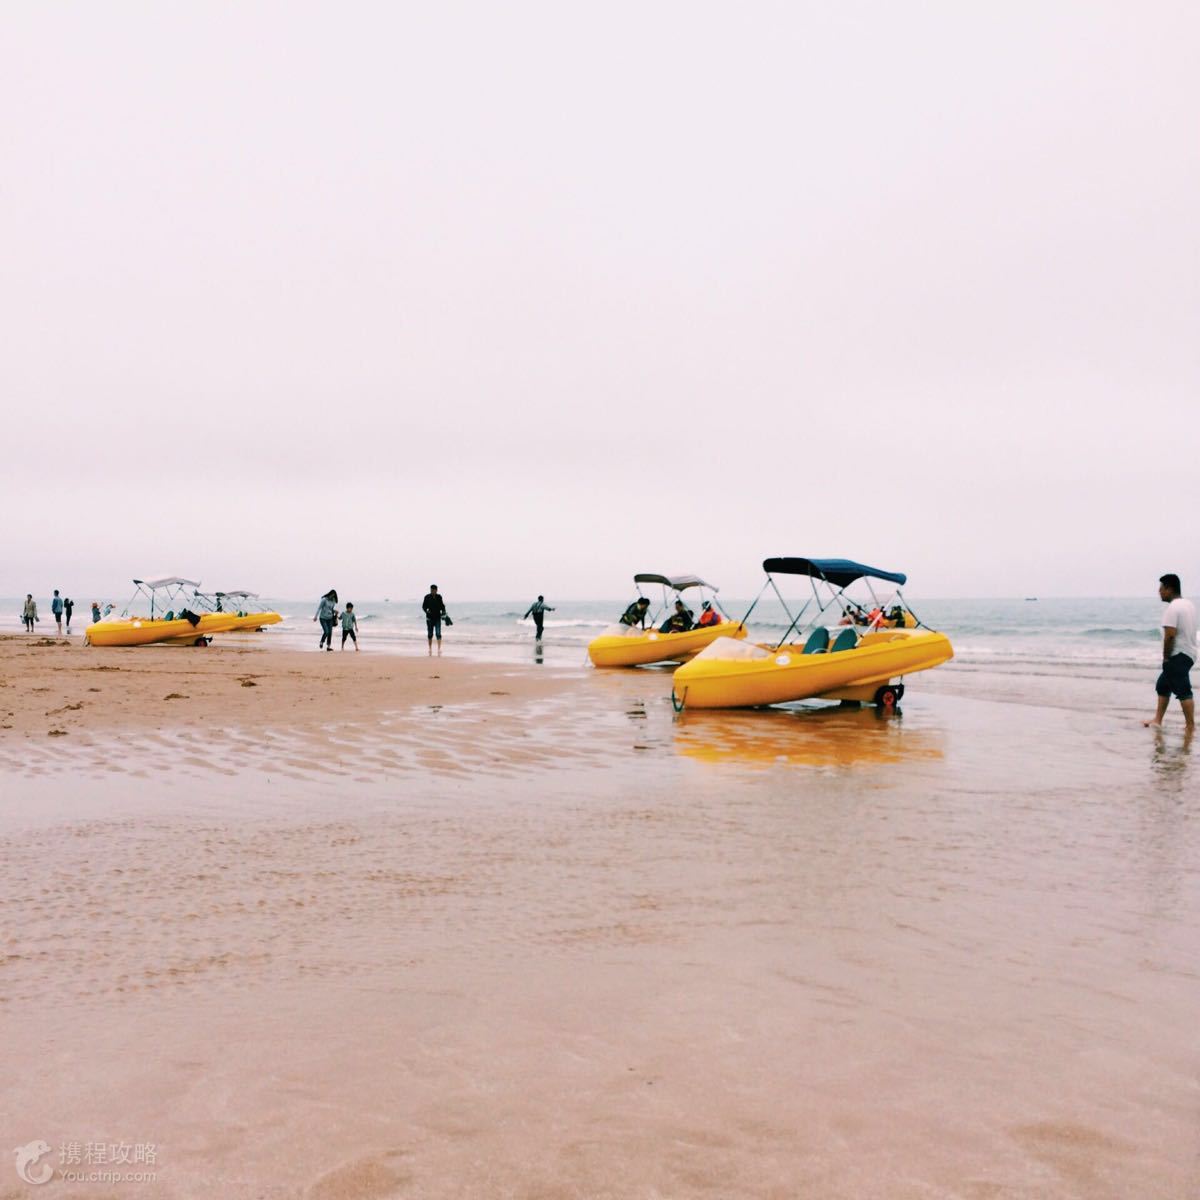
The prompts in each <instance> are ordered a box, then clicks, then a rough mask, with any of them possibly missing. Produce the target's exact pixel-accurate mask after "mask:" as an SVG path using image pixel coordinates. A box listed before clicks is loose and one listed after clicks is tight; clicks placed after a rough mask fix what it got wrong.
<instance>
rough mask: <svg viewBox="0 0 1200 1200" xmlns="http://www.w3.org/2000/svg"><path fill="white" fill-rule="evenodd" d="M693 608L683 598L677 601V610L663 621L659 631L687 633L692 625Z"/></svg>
mask: <svg viewBox="0 0 1200 1200" xmlns="http://www.w3.org/2000/svg"><path fill="white" fill-rule="evenodd" d="M692 616H693V614H692V610H691V609H690V608H688V607H687V605H686V604H684V602H683V601H682V600H676V601H675V611H674V612H673V613H672V614H671V615H670V616H669V617H668V618H667V619H666V620H665V621H664V622H663V623H662V625H661V627H660V628H659V633H687V631H688V630H689V629H691V627H692Z"/></svg>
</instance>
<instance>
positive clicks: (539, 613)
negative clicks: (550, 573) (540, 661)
mask: <svg viewBox="0 0 1200 1200" xmlns="http://www.w3.org/2000/svg"><path fill="white" fill-rule="evenodd" d="M553 611H554V609H553V608H552V607H551V606H550V605H549V604H547V603H546V597H545V596H539V597H538V598H537V599H536V600H535V601H534V602H533V603H532V604H531V605H530V606H529V607H528V608H527V609H526V610H525V617H532V618H533V628H534V630H535V632H534V635H533V640H534V641H535V642H540V641H541V640H542V623H543V622H544V621H545V620H546V614H547V613H548V612H553ZM525 617H522V618H521V620H522V621H524V620H525Z"/></svg>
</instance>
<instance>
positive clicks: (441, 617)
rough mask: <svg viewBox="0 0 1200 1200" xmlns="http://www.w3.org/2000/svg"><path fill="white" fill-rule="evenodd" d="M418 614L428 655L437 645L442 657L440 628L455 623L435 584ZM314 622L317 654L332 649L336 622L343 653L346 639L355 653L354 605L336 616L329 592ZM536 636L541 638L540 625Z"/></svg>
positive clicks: (335, 599)
mask: <svg viewBox="0 0 1200 1200" xmlns="http://www.w3.org/2000/svg"><path fill="white" fill-rule="evenodd" d="M538 599H539V600H540V599H541V597H540V596H539V597H538ZM421 611H422V612H423V613H424V614H425V632H426V635H427V636H428V639H429V653H430V654H431V655H432V654H433V644H434V642H435V641H436V642H437V652H438V654H441V652H442V626H443V625H447V626H449V625H453V624H454V622H453V621H452V620H451V619H450V614H449V613H448V612H447V611H446V602H445V600H443V599H442V595H441V593H440V592H439V591H438V588H437V584H436V583H431V584H430V585H429V592H428V594H427V595H426V597H425V599H424V600H422V601H421ZM313 620H314V621H319V622H320V624H321V640H320V642H318V643H317V649H318V650H332V649H333V630H334V627H335V626H336V625H337V624H338V623H339V622H340V623H341V626H342V649H343V650H345V648H346V639H347V638H349V639H350V641H352V642H353V643H354V649H355V650H357V649H358V617H357V616H356V615H355V612H354V605H353V604H352V603H351V602H350V601H349V600H347V601H346V607H345V608H344V609H343V610H342V611H341V612H340V613H339V612H338V594H337V590H336V589H335V588H330V589H329V591H327V592H326V593H325V595H323V596H322V597H321V599H320V600H319V601H318V603H317V611H316V613H315V614H314V616H313ZM538 636H539V637H540V636H541V625H540V624H539V626H538Z"/></svg>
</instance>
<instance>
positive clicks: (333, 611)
mask: <svg viewBox="0 0 1200 1200" xmlns="http://www.w3.org/2000/svg"><path fill="white" fill-rule="evenodd" d="M336 616H337V592H336V591H334V589H333V588H330V589H329V591H327V592H326V593H325V595H323V596H322V597H321V600H320V603H318V605H317V615H316V616H315V617H313V620H314V621H320V622H321V640H320V641H319V642H318V643H317V649H318V650H332V649H333V622H334V618H335V617H336Z"/></svg>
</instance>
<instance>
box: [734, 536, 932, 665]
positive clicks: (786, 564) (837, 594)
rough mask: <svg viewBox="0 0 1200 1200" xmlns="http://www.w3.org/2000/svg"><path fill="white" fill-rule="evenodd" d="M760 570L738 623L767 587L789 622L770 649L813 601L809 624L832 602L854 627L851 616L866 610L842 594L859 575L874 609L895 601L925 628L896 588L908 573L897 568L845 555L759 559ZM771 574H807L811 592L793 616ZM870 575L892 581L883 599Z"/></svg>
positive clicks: (862, 614)
mask: <svg viewBox="0 0 1200 1200" xmlns="http://www.w3.org/2000/svg"><path fill="white" fill-rule="evenodd" d="M763 571H764V572H765V573H766V576H767V582H766V583H764V584H763V586H762V588H761V590H760V591H759V593H758V595H757V596H755V598H754V600H753V602H752V603H751V605H750V607H749V608H748V609H747V610H746V615H745V616H744V617H743V618H742V624H743V625H744V624H745V623H746V622H747V621H748V620H749V619H750V614H751V613H752V612H753V611H754V608H755V606H756V605H757V604H758V602H759V600H761V599H762V597H763V593H764V592H765V591H766V590H767V588H768V587H770V588H771V589H772V590H773V591H774V593H775V595H776V596H777V597H778V599H779V603H780V605H782V607H783V611H784V612H785V613H787V615H788V617H789V618H790V622H791V623H790V624H789V625H788V627H787V629H785V630H784V633H783V636H782V637H781V638H780V639H779V641H778V642H776V643H775V646H774V649H776V650H778V649H780V647H782V646H783V645H784V644H785V643H786V642H787V640H788V638H789V637H790V636H791V634H792V631H793V630H794V629H796V628H798V627H799V625H800V621H801V619H802V618H803V617H804V614H805V613H806V612H807V611H808V609H809V606H810V605H813V604H815V605H816V611H815V612H814V613H813V615H812V617H811V618H810V619H809V623H808V626H809V627H815V626H816V625H817V624H818V623H819V622H820V619H821V618H822V617H823V616H824V615H825V613H826V612H827V611H828V610H829V609H830V608H832V607H833V606H834V605H835V604H836V605H837V607H838V611H839V612H840V613H841V615H842V617H843V618H844V619H847V620H848V624H849V626H850V627H851V628H855V627H857V626H858V625H859V623H860V622H859V621H857V620H855V617H856V616H859V617H865V616H866V613H865V612H864V610H863V606H862V605H861V604H859V603H857V601H854V600H851V599H849V598H848V597H847V596H846V589H847V588H849V587H850V586H851V585H852V584H855V583H857V582H858V581H859V580H860V579H861V580H864V581H865V583H866V588H867V591H868V592H870V593H871V599H872V601H874V604H875V607H876V608H877V609H879V610H881V611H882V610H883V609H885V608H886V607H887V605H888V604H889V603H890V604H895V603H899V604H900V605H901V606H902V607H903V609H904V611H905V612H909V613H912V616H913V619H914V620H915V621H916V622H917V627H918V628H922V627H924V628H928V627H927V626H925V625H924V622H923V621H921V619H920V618H919V617H918V616H917V614H916V613H913V612H912V608H911V607H910V606H909V604H908V601H906V600H905V599H904V593H903V592H902V591H901V590H900V589H901V587H902V586H903V585H904V584H906V583H907V582H908V576H907V575H905V574H904V573H903V572H901V571H884V570H882V569H881V568H879V567H868V566H866V565H865V564H864V563H860V562H855V561H854V560H853V559H849V558H794V557H776V558H766V559H763ZM775 575H804V576H807V577H808V581H809V583H810V585H811V586H812V595H811V596H810V597H809V598H808V599H807V600H805V601H804V604H803V606H802V607H801V608H800V610H799V612H797V613H796V614H795V615H794V616H793V615H792V610H791V609H790V608H789V607H788V603H787V601H786V600H785V599H784V596H783V593H782V592H781V591H780V590H779V585H778V584H777V583H776V582H775V578H774V576H775ZM872 579H876V580H881V581H883V582H885V583H894V584H895V585H896V587H895V590H894V592H893V593H892V594H891V596H889V597H887V598H886V599H884V600H880V598H879V596H878V595H877V594H876V592H875V589H874V587H872V585H871V580H872ZM818 583H822V584H824V585H825V587H826V588H827V589H828V591H829V596H828V598H827V599H825V600H822V598H821V592H820V590H819V589H818V587H817V584H818ZM851 609H853V610H855V612H851Z"/></svg>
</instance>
